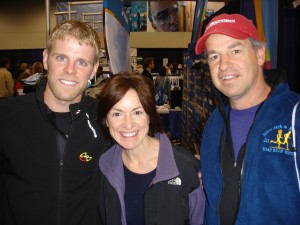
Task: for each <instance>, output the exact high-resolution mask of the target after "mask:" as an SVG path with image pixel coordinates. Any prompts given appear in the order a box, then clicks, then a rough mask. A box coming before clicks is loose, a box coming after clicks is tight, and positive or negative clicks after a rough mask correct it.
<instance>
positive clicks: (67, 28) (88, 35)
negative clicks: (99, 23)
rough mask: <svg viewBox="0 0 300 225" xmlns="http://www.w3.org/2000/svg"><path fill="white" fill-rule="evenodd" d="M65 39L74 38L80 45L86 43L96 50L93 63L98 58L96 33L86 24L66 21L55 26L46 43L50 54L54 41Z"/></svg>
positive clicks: (98, 49)
mask: <svg viewBox="0 0 300 225" xmlns="http://www.w3.org/2000/svg"><path fill="white" fill-rule="evenodd" d="M66 38H74V39H76V40H78V41H79V43H80V44H82V43H84V42H85V43H87V44H89V45H90V46H92V47H93V48H95V49H96V55H95V58H94V62H97V61H98V60H99V58H100V39H99V36H98V34H97V32H96V31H95V30H94V29H93V28H92V27H91V26H90V25H89V24H87V23H85V22H81V21H78V20H67V21H65V22H63V23H61V24H59V25H57V26H56V27H55V28H54V29H53V30H52V32H51V33H50V36H49V40H48V43H47V50H48V52H49V53H50V52H51V50H52V44H53V42H54V41H55V40H65V39H66Z"/></svg>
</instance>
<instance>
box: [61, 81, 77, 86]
mask: <svg viewBox="0 0 300 225" xmlns="http://www.w3.org/2000/svg"><path fill="white" fill-rule="evenodd" d="M61 82H62V83H64V84H67V85H74V84H76V83H77V82H75V81H69V80H61Z"/></svg>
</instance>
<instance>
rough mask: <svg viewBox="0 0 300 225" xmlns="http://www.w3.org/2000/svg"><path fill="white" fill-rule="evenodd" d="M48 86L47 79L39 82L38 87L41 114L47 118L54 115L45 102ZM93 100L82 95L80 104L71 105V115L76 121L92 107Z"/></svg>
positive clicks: (37, 93)
mask: <svg viewBox="0 0 300 225" xmlns="http://www.w3.org/2000/svg"><path fill="white" fill-rule="evenodd" d="M46 85H47V79H46V78H43V79H42V80H41V81H39V82H38V84H37V87H36V99H37V102H38V105H39V107H40V109H41V112H43V115H47V117H48V116H49V115H50V114H52V113H53V111H52V110H50V109H49V108H48V106H47V105H46V104H45V102H44V92H45V89H46ZM93 101H94V100H93V99H92V98H90V97H89V96H85V95H84V94H83V95H82V98H81V101H80V102H79V103H75V104H71V105H70V113H71V116H72V119H73V120H74V119H76V118H77V117H79V116H80V115H81V114H82V113H83V112H85V111H86V109H87V108H90V106H91V105H92V104H93Z"/></svg>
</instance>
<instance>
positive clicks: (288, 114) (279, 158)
mask: <svg viewBox="0 0 300 225" xmlns="http://www.w3.org/2000/svg"><path fill="white" fill-rule="evenodd" d="M299 99H300V96H299V95H297V94H296V93H293V92H292V91H290V90H289V88H288V85H287V84H286V83H281V84H279V86H278V87H277V88H276V89H275V90H274V91H273V92H272V94H271V96H270V97H269V98H268V99H267V100H266V101H265V103H264V104H263V106H262V108H261V109H260V111H259V112H258V114H257V115H256V118H255V121H254V124H253V127H252V129H251V131H250V133H249V136H248V140H247V143H246V150H245V157H244V164H243V168H242V175H241V189H240V205H239V210H238V214H237V217H236V223H235V224H236V225H246V224H247V225H254V224H255V225H259V224H261V225H267V224H272V225H283V224H288V225H293V224H295V225H296V224H300V186H299V182H300V181H299V179H298V178H297V173H298V172H299V170H298V168H299V169H300V152H299V150H298V154H296V152H295V151H293V144H292V135H293V132H292V127H291V125H292V111H293V107H294V105H295V104H296V103H297V102H298V101H299ZM228 110H229V107H227V108H225V112H227V113H228ZM297 110H298V111H297V114H296V132H295V135H296V142H297V146H300V137H299V135H300V107H299V106H298V109H297ZM224 127H225V122H224V120H223V117H222V116H221V114H220V111H219V109H216V110H215V111H214V113H213V114H212V115H211V117H210V118H209V120H208V122H207V124H206V127H205V130H204V134H203V138H202V140H203V141H202V144H201V170H202V178H203V185H204V190H205V193H206V197H207V203H206V209H205V210H206V212H205V220H206V224H211V225H217V224H219V215H218V204H219V200H220V196H221V192H222V171H221V165H220V162H221V159H220V139H221V138H220V137H221V132H222V130H225V131H226V129H223V128H224ZM298 149H299V147H298Z"/></svg>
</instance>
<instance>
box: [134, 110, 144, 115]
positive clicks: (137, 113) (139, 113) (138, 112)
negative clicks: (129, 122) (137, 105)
mask: <svg viewBox="0 0 300 225" xmlns="http://www.w3.org/2000/svg"><path fill="white" fill-rule="evenodd" d="M142 114H143V112H142V111H136V112H135V115H142Z"/></svg>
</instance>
